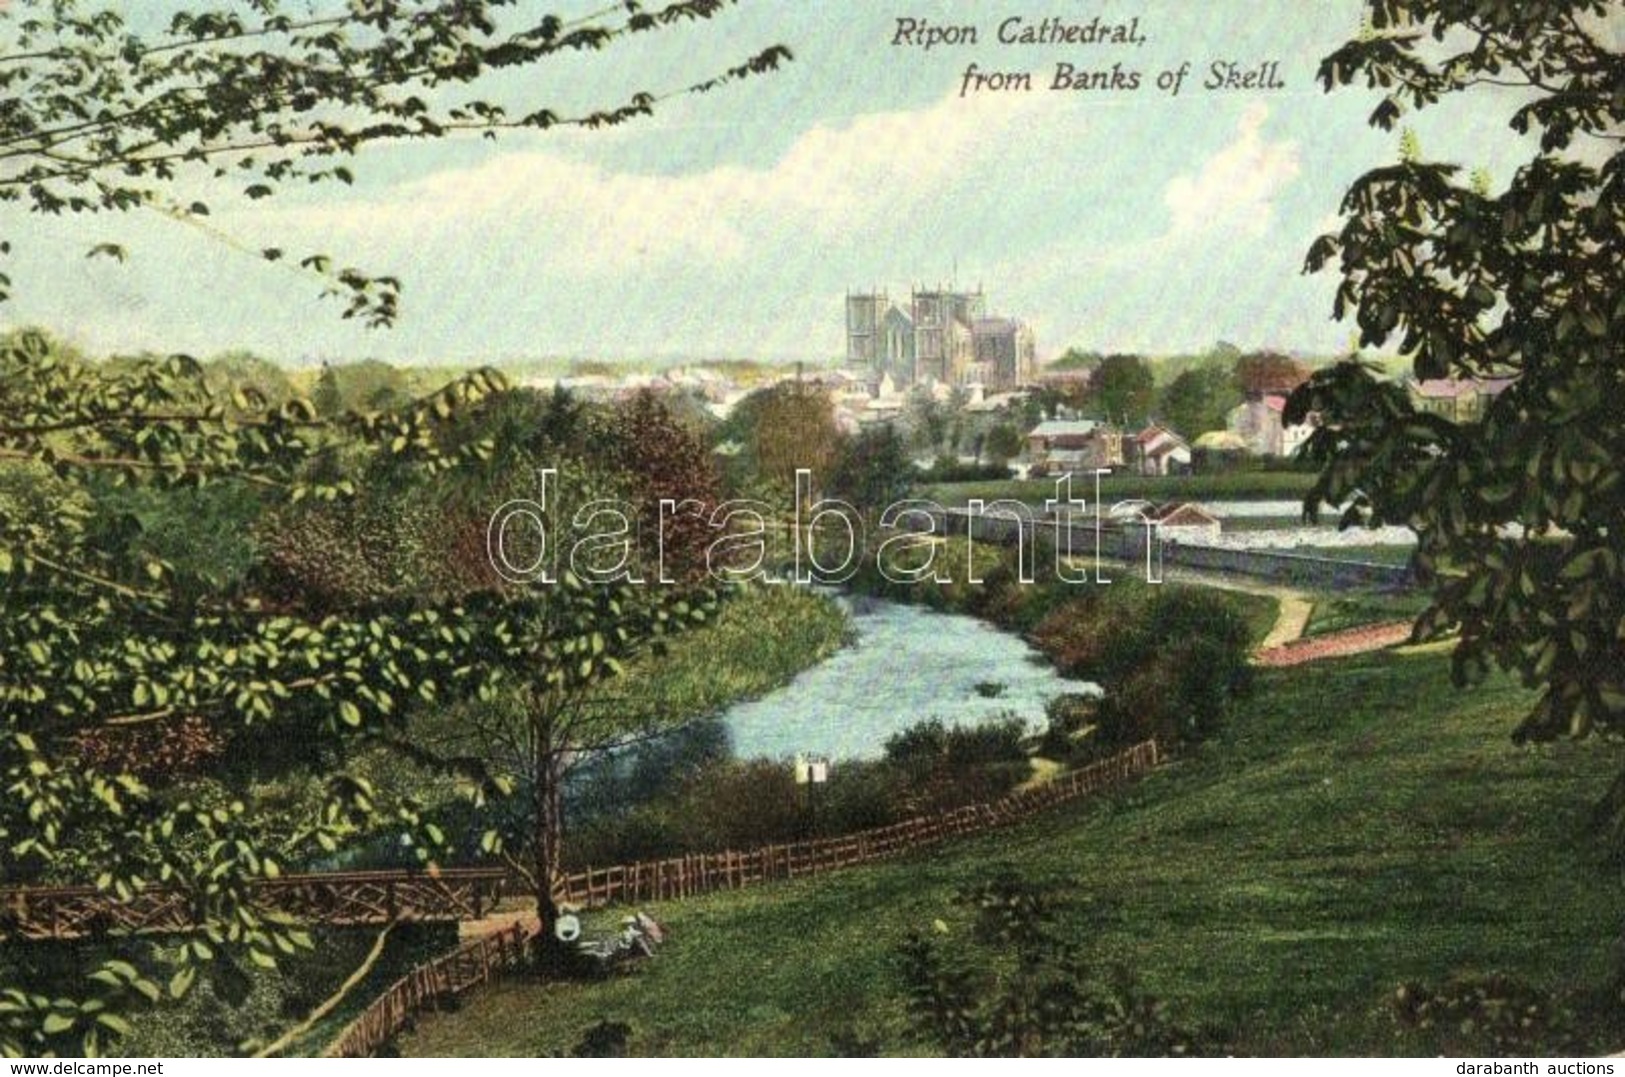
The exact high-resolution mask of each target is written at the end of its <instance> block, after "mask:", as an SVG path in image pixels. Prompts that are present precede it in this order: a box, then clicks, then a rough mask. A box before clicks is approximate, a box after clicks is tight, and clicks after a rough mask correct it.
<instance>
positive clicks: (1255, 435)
mask: <svg viewBox="0 0 1625 1077" xmlns="http://www.w3.org/2000/svg"><path fill="white" fill-rule="evenodd" d="M1285 411H1286V397H1284V396H1280V395H1279V394H1276V393H1268V394H1265V395H1263V396H1259V397H1255V398H1249V399H1248V400H1246V401H1244V402H1242V403H1240V404H1237V405H1236V406H1235V407H1234V408H1232V409H1230V415H1229V427H1230V432H1231V433H1233V434H1235V435H1236V436H1237V437H1239V438H1240V439H1241V441H1242V443H1243V444H1245V445H1246V446H1247V451H1248V452H1250V453H1252V454H1253V455H1255V456H1291V455H1292V454H1293V453H1295V452H1297V451H1298V449H1299V447H1301V446H1302V445H1303V443H1304V442H1305V441H1308V440H1309V435H1310V434H1312V433H1314V430H1315V426H1314V424H1313V423H1309V422H1304V423H1293V424H1291V425H1290V426H1289V425H1287V424H1286V423H1285V422H1284V421H1283V419H1282V416H1283V414H1284V413H1285Z"/></svg>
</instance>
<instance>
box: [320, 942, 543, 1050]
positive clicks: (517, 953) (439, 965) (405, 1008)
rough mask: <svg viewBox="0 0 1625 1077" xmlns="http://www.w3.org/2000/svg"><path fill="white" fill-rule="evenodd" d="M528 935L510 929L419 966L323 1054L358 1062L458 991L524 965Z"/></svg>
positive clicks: (358, 1019) (438, 1007)
mask: <svg viewBox="0 0 1625 1077" xmlns="http://www.w3.org/2000/svg"><path fill="white" fill-rule="evenodd" d="M532 937H533V932H532V930H531V929H529V928H527V927H526V926H525V925H524V924H521V923H515V924H513V925H512V926H511V927H508V928H504V929H503V930H501V931H498V932H494V933H492V934H490V935H486V936H484V937H482V938H478V939H474V940H472V941H470V942H466V943H464V944H463V945H461V946H459V947H457V949H455V950H453V951H451V952H450V953H449V954H446V955H445V956H444V957H440V958H436V959H435V960H434V961H431V962H429V963H428V964H425V965H419V966H417V967H416V968H414V969H413V970H412V971H411V972H408V973H407V974H406V975H405V976H402V977H401V978H400V979H399V980H396V981H395V982H394V983H393V984H391V985H390V986H389V989H388V990H387V991H385V992H384V993H383V994H382V995H381V996H379V997H378V999H377V1000H376V1001H375V1002H373V1004H372V1005H371V1006H368V1007H367V1008H366V1009H365V1010H364V1011H362V1013H361V1016H359V1017H357V1018H356V1019H355V1020H354V1021H351V1022H350V1024H349V1025H347V1026H346V1027H345V1029H344V1031H343V1032H341V1033H339V1035H338V1038H337V1039H335V1040H334V1041H333V1042H332V1043H331V1044H330V1045H329V1046H328V1048H327V1050H326V1051H325V1052H324V1054H325V1055H327V1056H328V1057H333V1058H363V1057H366V1056H368V1055H371V1054H373V1053H374V1052H375V1051H377V1050H378V1049H379V1048H380V1047H382V1046H384V1044H386V1043H388V1042H389V1041H390V1040H391V1039H393V1038H394V1037H395V1034H396V1033H398V1032H400V1031H401V1029H403V1028H405V1027H406V1026H407V1024H408V1023H409V1022H411V1020H412V1019H413V1018H415V1017H416V1016H417V1015H418V1014H420V1013H422V1012H423V1011H425V1010H437V1009H440V1008H441V1007H443V1006H444V1005H445V1004H446V1002H447V1001H448V1000H450V999H452V998H455V997H456V996H457V995H460V994H462V993H463V992H464V991H468V990H471V989H472V988H475V987H478V986H479V985H480V984H483V983H486V982H487V981H489V980H490V979H491V978H492V977H494V976H497V975H499V974H501V973H503V972H505V971H507V970H509V969H517V968H520V967H522V966H523V965H524V964H525V961H526V957H527V955H528V954H529V952H530V944H531V940H532Z"/></svg>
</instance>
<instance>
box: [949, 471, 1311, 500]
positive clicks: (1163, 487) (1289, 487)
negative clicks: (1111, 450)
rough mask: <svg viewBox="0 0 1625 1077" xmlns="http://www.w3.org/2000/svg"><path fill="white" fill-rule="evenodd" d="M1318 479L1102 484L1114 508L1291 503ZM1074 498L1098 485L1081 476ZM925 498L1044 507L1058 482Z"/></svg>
mask: <svg viewBox="0 0 1625 1077" xmlns="http://www.w3.org/2000/svg"><path fill="white" fill-rule="evenodd" d="M1314 481H1315V476H1314V475H1311V474H1306V473H1303V472H1297V471H1244V472H1233V473H1227V474H1222V475H1166V476H1162V477H1151V478H1147V477H1144V476H1140V475H1127V474H1123V475H1107V476H1104V477H1103V478H1102V479H1101V480H1100V497H1101V499H1102V500H1103V501H1105V503H1106V504H1108V505H1110V504H1113V503H1115V502H1118V501H1124V500H1128V499H1131V498H1145V499H1146V500H1148V501H1189V500H1196V501H1203V500H1207V501H1246V500H1270V501H1274V500H1289V499H1292V498H1302V497H1303V496H1304V494H1306V493H1308V492H1309V487H1310V486H1311V485H1313V483H1314ZM1072 492H1073V496H1075V497H1082V498H1085V499H1087V500H1088V501H1089V502H1090V503H1091V504H1093V502H1094V500H1095V488H1094V480H1093V479H1092V478H1089V477H1088V476H1079V477H1077V478H1076V479H1075V480H1074V482H1073V486H1072ZM919 496H920V497H923V498H928V499H929V500H932V501H935V502H937V503H938V504H941V505H945V506H948V507H950V508H952V507H955V506H963V505H964V504H965V502H966V501H968V500H969V499H971V498H973V497H979V498H982V499H983V500H984V501H990V502H991V501H997V500H1000V499H1003V498H1009V499H1012V500H1016V501H1025V502H1027V503H1029V504H1036V505H1042V504H1043V502H1044V501H1045V499H1047V498H1052V497H1054V496H1055V481H1054V480H1053V479H1029V480H1025V481H1019V480H1015V479H1005V480H993V481H989V482H949V483H937V484H934V485H929V486H924V487H922V488H921V489H920V493H919Z"/></svg>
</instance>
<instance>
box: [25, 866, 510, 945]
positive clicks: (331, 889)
mask: <svg viewBox="0 0 1625 1077" xmlns="http://www.w3.org/2000/svg"><path fill="white" fill-rule="evenodd" d="M505 878H506V873H505V872H504V871H503V869H501V868H451V869H446V870H442V871H438V872H411V871H353V872H324V873H322V874H318V875H285V876H283V877H281V878H278V879H262V880H260V881H258V882H256V883H255V884H254V887H253V890H252V895H253V897H252V901H253V904H254V905H255V906H256V907H258V908H260V909H262V910H264V911H266V912H273V913H281V914H284V915H287V916H290V917H292V918H293V919H295V920H298V921H301V922H303V923H314V924H324V925H328V926H336V927H349V926H364V925H368V924H387V923H395V922H402V923H408V922H412V923H448V922H454V921H460V920H478V919H480V918H481V917H482V916H484V915H485V914H486V913H487V912H489V911H490V910H491V908H492V906H494V905H495V904H496V902H497V899H498V898H499V897H501V895H502V884H503V880H504V879H505ZM198 909H199V906H198V904H197V898H196V896H195V895H193V894H192V893H190V892H188V891H186V890H184V889H181V888H179V887H163V886H159V887H148V888H146V889H144V890H141V891H139V892H138V893H136V894H135V895H133V896H132V897H131V898H130V899H129V900H121V899H120V898H119V897H118V896H117V895H115V894H111V893H108V892H106V891H103V890H97V889H96V888H95V887H90V886H52V887H18V888H15V889H3V890H0V942H9V941H12V940H27V939H77V938H84V937H86V936H91V935H121V934H133V933H136V932H155V931H165V932H173V931H189V930H191V929H192V928H193V927H194V925H196V924H197V923H198V921H199V920H200V919H201V917H199V916H198V915H197V913H198Z"/></svg>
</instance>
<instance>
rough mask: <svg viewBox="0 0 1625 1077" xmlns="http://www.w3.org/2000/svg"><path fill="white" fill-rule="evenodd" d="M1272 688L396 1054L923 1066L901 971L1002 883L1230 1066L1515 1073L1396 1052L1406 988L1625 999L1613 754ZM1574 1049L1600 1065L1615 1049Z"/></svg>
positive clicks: (1315, 689) (729, 905)
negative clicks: (1086, 776)
mask: <svg viewBox="0 0 1625 1077" xmlns="http://www.w3.org/2000/svg"><path fill="white" fill-rule="evenodd" d="M1260 681H1261V683H1260V685H1259V691H1258V692H1257V694H1256V695H1255V697H1254V699H1253V700H1252V701H1251V702H1250V703H1249V704H1248V706H1247V708H1246V711H1245V714H1244V715H1242V716H1240V717H1238V719H1237V720H1236V721H1235V723H1233V725H1232V727H1231V729H1230V731H1229V732H1227V733H1226V734H1225V735H1224V736H1223V737H1222V738H1221V739H1220V740H1218V741H1216V742H1211V743H1210V744H1209V745H1207V746H1206V747H1204V748H1203V749H1202V750H1201V752H1199V753H1197V754H1195V755H1191V756H1187V757H1186V758H1185V759H1184V760H1183V761H1181V762H1180V763H1178V764H1176V765H1175V766H1172V767H1170V768H1167V769H1165V770H1164V771H1161V772H1159V773H1157V774H1155V775H1153V776H1152V777H1150V778H1148V779H1147V780H1146V781H1145V782H1143V783H1142V784H1141V785H1139V786H1137V787H1135V788H1134V789H1133V790H1131V791H1127V792H1125V793H1122V794H1119V795H1116V796H1113V797H1109V798H1107V799H1105V800H1102V801H1097V802H1090V803H1086V804H1080V805H1077V806H1072V807H1067V808H1063V809H1060V810H1058V811H1057V812H1055V813H1054V814H1052V815H1049V816H1046V817H1044V818H1042V819H1037V820H1034V821H1032V822H1030V823H1026V824H1023V825H1022V826H1020V827H1016V828H1013V829H1010V830H1005V831H1001V832H1000V833H999V834H997V835H995V836H991V837H987V838H977V839H972V840H969V841H966V842H964V843H962V844H958V845H954V846H951V847H947V848H944V849H942V850H940V851H937V852H934V853H932V854H930V855H922V856H917V857H913V858H910V859H908V860H906V861H903V862H898V863H894V864H885V865H877V866H874V867H868V868H858V869H853V870H852V871H850V872H847V873H843V874H838V875H832V876H827V877H821V878H818V879H816V880H808V881H806V882H793V883H787V884H781V885H775V886H771V887H767V888H764V889H761V890H757V891H746V892H740V893H733V894H720V895H715V896H711V897H705V898H700V899H696V900H693V901H690V902H685V903H680V904H670V905H663V906H656V907H654V908H653V909H652V911H653V912H654V914H655V916H656V917H657V918H659V919H660V920H661V921H662V922H663V923H665V924H666V925H667V927H668V928H669V930H670V941H669V942H668V944H667V945H666V947H665V948H664V949H663V950H662V951H661V953H660V956H659V957H658V958H657V959H655V960H654V961H652V962H650V963H649V964H648V965H647V966H646V967H645V969H644V970H643V971H642V972H641V973H640V974H639V975H637V976H634V977H627V978H620V979H616V980H613V981H609V982H606V983H600V984H590V985H585V984H552V985H537V984H534V983H525V982H511V983H507V984H503V985H500V986H498V987H496V988H494V989H492V990H491V991H489V992H487V993H484V994H482V995H479V996H476V997H475V998H473V999H471V1000H470V1001H469V1003H468V1005H467V1006H466V1007H465V1008H464V1009H463V1010H462V1011H461V1012H459V1013H456V1014H448V1015H443V1016H437V1017H433V1018H430V1019H428V1020H426V1021H425V1022H424V1023H423V1024H422V1025H421V1026H420V1028H419V1029H418V1030H417V1031H416V1032H415V1033H412V1034H411V1035H409V1036H407V1037H406V1038H405V1039H404V1040H403V1041H402V1043H401V1049H402V1053H404V1054H421V1055H464V1054H472V1055H481V1054H506V1055H535V1054H540V1053H545V1052H556V1051H560V1050H565V1049H568V1048H569V1047H570V1046H571V1045H572V1044H574V1043H575V1042H577V1041H578V1040H579V1038H580V1036H581V1034H582V1032H583V1031H584V1030H585V1029H586V1028H587V1027H588V1026H590V1025H592V1024H594V1023H596V1022H598V1021H601V1020H602V1021H622V1022H626V1023H627V1025H628V1026H629V1028H630V1034H631V1040H630V1045H629V1046H630V1049H631V1051H632V1052H633V1053H634V1054H637V1055H688V1054H701V1055H710V1054H740V1055H769V1056H776V1055H801V1054H809V1055H828V1054H831V1053H837V1052H839V1051H842V1050H851V1049H852V1047H851V1045H852V1044H854V1043H866V1044H868V1045H869V1049H871V1050H875V1051H878V1052H881V1053H886V1054H900V1053H917V1052H920V1051H927V1052H929V1051H930V1050H931V1047H930V1045H929V1043H927V1042H925V1041H922V1040H921V1039H920V1038H919V1036H918V1035H917V1033H916V1032H915V1031H914V1030H913V1028H912V1026H911V1025H910V1023H909V1021H908V1019H907V1015H906V1008H905V1003H904V998H903V985H902V983H901V981H900V980H899V978H898V973H897V969H898V958H897V948H898V947H899V946H900V945H901V943H902V941H903V939H904V938H906V936H907V935H908V933H909V932H911V931H914V930H930V928H931V925H932V923H933V921H936V920H941V921H942V922H943V924H944V926H945V927H946V928H947V929H948V931H949V932H950V935H949V938H950V939H951V938H952V937H953V936H954V935H955V934H957V933H959V932H963V931H968V930H970V927H971V925H970V922H969V920H968V919H967V915H966V913H965V912H964V910H963V908H962V907H961V906H960V905H958V904H957V903H956V902H955V900H954V895H955V894H956V893H958V892H960V891H962V890H964V889H965V888H966V887H969V886H974V885H976V884H977V883H979V882H981V881H984V880H985V879H986V878H988V875H989V872H990V870H991V869H992V866H993V865H996V864H998V863H1000V862H1005V863H1009V864H1012V865H1014V866H1015V867H1017V868H1018V869H1019V870H1020V871H1022V872H1023V873H1024V874H1025V875H1026V876H1027V877H1028V878H1030V879H1032V880H1034V881H1035V882H1037V883H1039V884H1042V885H1043V886H1044V887H1046V890H1047V892H1048V893H1050V894H1051V895H1052V896H1053V898H1054V900H1055V901H1056V903H1057V905H1058V908H1059V914H1058V916H1057V920H1056V924H1057V927H1058V929H1059V930H1060V932H1062V934H1063V935H1064V936H1065V938H1066V939H1067V940H1068V941H1070V942H1072V943H1073V944H1075V945H1077V946H1078V947H1080V948H1081V949H1082V950H1083V951H1084V952H1085V953H1087V954H1088V955H1090V957H1091V958H1092V959H1093V960H1094V961H1095V962H1097V963H1098V964H1099V965H1101V966H1102V967H1106V966H1109V965H1110V964H1111V963H1112V962H1117V961H1121V962H1124V963H1126V964H1127V965H1128V966H1129V967H1130V968H1131V969H1132V970H1133V971H1134V973H1135V974H1136V975H1137V977H1138V978H1139V982H1140V984H1141V986H1142V987H1143V988H1144V989H1146V990H1148V991H1150V992H1152V993H1154V994H1155V995H1157V996H1158V997H1159V998H1161V999H1163V1000H1165V1001H1166V1002H1167V1004H1168V1006H1169V1008H1170V1010H1171V1011H1172V1012H1173V1013H1174V1014H1175V1015H1176V1016H1193V1017H1198V1018H1200V1019H1201V1020H1202V1021H1203V1022H1204V1023H1206V1022H1212V1023H1217V1024H1221V1025H1223V1026H1226V1027H1228V1028H1229V1029H1231V1030H1233V1033H1234V1041H1233V1042H1234V1048H1235V1050H1236V1052H1237V1053H1239V1054H1266V1055H1432V1054H1440V1053H1444V1054H1469V1055H1471V1054H1486V1055H1497V1054H1504V1053H1506V1052H1505V1051H1500V1050H1497V1049H1496V1048H1494V1047H1493V1046H1492V1045H1490V1044H1489V1043H1488V1042H1487V1040H1474V1039H1473V1038H1472V1037H1471V1036H1470V1035H1469V1036H1467V1037H1466V1038H1460V1035H1461V1034H1460V1032H1459V1030H1458V1029H1457V1028H1456V1027H1455V1026H1454V1025H1450V1026H1447V1027H1434V1028H1432V1029H1406V1028H1403V1027H1401V1026H1400V1025H1399V1024H1398V1023H1396V1021H1395V1019H1394V1014H1393V1009H1392V1005H1391V1000H1392V999H1393V997H1394V993H1395V990H1396V988H1397V987H1398V986H1399V985H1400V984H1401V983H1405V982H1408V981H1413V980H1419V981H1426V982H1428V983H1433V984H1437V983H1439V982H1440V981H1443V980H1444V979H1446V978H1448V977H1450V976H1452V975H1454V974H1457V973H1462V972H1478V973H1489V972H1499V973H1503V974H1505V975H1507V976H1510V977H1513V978H1514V979H1516V980H1519V981H1523V982H1527V983H1530V984H1532V985H1534V987H1535V988H1537V989H1538V990H1539V991H1541V992H1546V993H1548V996H1547V997H1551V995H1550V993H1561V992H1564V991H1565V990H1566V989H1570V988H1582V989H1583V988H1589V987H1591V986H1592V985H1600V984H1602V983H1603V982H1604V981H1605V980H1606V979H1607V978H1608V976H1609V975H1610V973H1611V972H1612V971H1613V965H1612V956H1611V952H1610V948H1609V947H1608V946H1607V945H1605V944H1604V943H1603V942H1602V941H1600V940H1607V939H1611V938H1613V937H1614V936H1615V934H1616V933H1617V929H1618V924H1617V908H1616V906H1617V902H1616V900H1615V899H1616V893H1615V890H1616V887H1615V884H1614V881H1613V880H1614V876H1613V875H1612V874H1611V873H1607V872H1603V871H1600V870H1598V866H1597V862H1598V860H1599V858H1600V857H1601V856H1602V854H1603V849H1602V848H1601V847H1600V846H1599V845H1598V843H1597V840H1596V839H1594V838H1591V837H1588V836H1587V835H1588V833H1589V832H1588V831H1587V829H1586V827H1585V826H1584V821H1585V819H1586V817H1587V815H1588V813H1589V811H1590V808H1591V805H1592V804H1593V803H1594V801H1595V799H1596V797H1597V796H1598V795H1599V794H1600V792H1601V791H1602V790H1603V789H1604V788H1605V787H1606V785H1607V783H1608V781H1609V780H1610V778H1611V777H1612V775H1613V774H1614V773H1615V772H1616V771H1617V770H1618V768H1619V766H1620V763H1621V761H1622V760H1621V757H1620V749H1619V747H1618V746H1612V745H1606V744H1600V743H1565V744H1557V745H1550V746H1546V747H1542V748H1539V749H1520V748H1515V747H1514V746H1513V745H1512V744H1511V743H1510V741H1509V739H1507V737H1506V736H1505V735H1504V734H1505V733H1506V732H1507V731H1510V730H1511V729H1512V728H1513V726H1514V725H1515V724H1516V722H1517V720H1518V718H1519V717H1521V715H1522V714H1523V713H1524V712H1525V710H1526V709H1527V707H1528V706H1529V705H1530V703H1531V702H1532V699H1531V696H1530V694H1529V693H1528V692H1526V691H1524V690H1522V689H1520V688H1518V687H1517V686H1516V685H1515V684H1514V683H1513V682H1512V681H1511V680H1509V679H1507V678H1505V677H1500V676H1495V677H1492V678H1490V680H1489V682H1488V683H1486V684H1484V685H1482V686H1480V687H1479V688H1476V689H1473V690H1471V691H1457V690H1454V689H1453V688H1452V687H1451V685H1450V679H1449V662H1448V659H1447V658H1446V657H1444V656H1442V655H1420V656H1411V657H1406V656H1401V655H1395V654H1391V653H1384V654H1375V655H1366V656H1360V657H1357V658H1351V659H1343V660H1336V661H1329V662H1326V663H1321V664H1315V665H1311V666H1305V667H1299V668H1297V669H1293V670H1270V671H1265V672H1263V673H1261V674H1260ZM1329 699H1335V700H1337V701H1338V703H1337V705H1336V706H1327V704H1326V701H1327V700H1329ZM1395 699H1409V700H1413V701H1414V705H1413V706H1411V707H1408V708H1406V709H1404V710H1396V709H1395V708H1394V706H1393V700H1395ZM1554 910H1556V911H1555V912H1554ZM615 915H618V914H615ZM613 920H614V915H605V916H603V917H601V918H599V919H598V920H595V921H592V922H591V923H590V924H589V927H590V928H591V929H597V930H605V929H607V928H608V927H609V926H612V921H613ZM1215 970H1222V972H1223V975H1218V974H1216V971H1215ZM1585 1002H1586V998H1585V996H1584V993H1583V991H1582V992H1581V993H1580V994H1577V995H1572V996H1570V995H1565V996H1562V997H1561V998H1559V999H1557V1001H1556V1002H1554V1007H1556V1006H1558V1005H1561V1006H1571V1005H1572V1006H1580V1005H1582V1004H1584V1003H1585ZM538 1015H539V1016H538ZM1582 1015H1583V1011H1582ZM1579 1031H1580V1032H1581V1033H1582V1035H1583V1041H1582V1048H1581V1053H1584V1051H1585V1050H1595V1049H1599V1048H1603V1047H1608V1046H1610V1045H1612V1044H1614V1043H1616V1042H1617V1040H1618V1033H1617V1032H1616V1031H1614V1030H1611V1029H1610V1028H1609V1027H1608V1026H1607V1025H1605V1024H1586V1023H1584V1022H1583V1021H1581V1022H1580V1025H1579ZM1485 1035H1486V1036H1487V1035H1488V1033H1486V1034H1485ZM1519 1053H1526V1054H1540V1053H1543V1052H1542V1050H1541V1046H1540V1043H1539V1042H1538V1041H1537V1042H1535V1043H1534V1044H1533V1045H1532V1046H1531V1047H1530V1048H1529V1049H1528V1050H1527V1051H1522V1052H1519Z"/></svg>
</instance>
